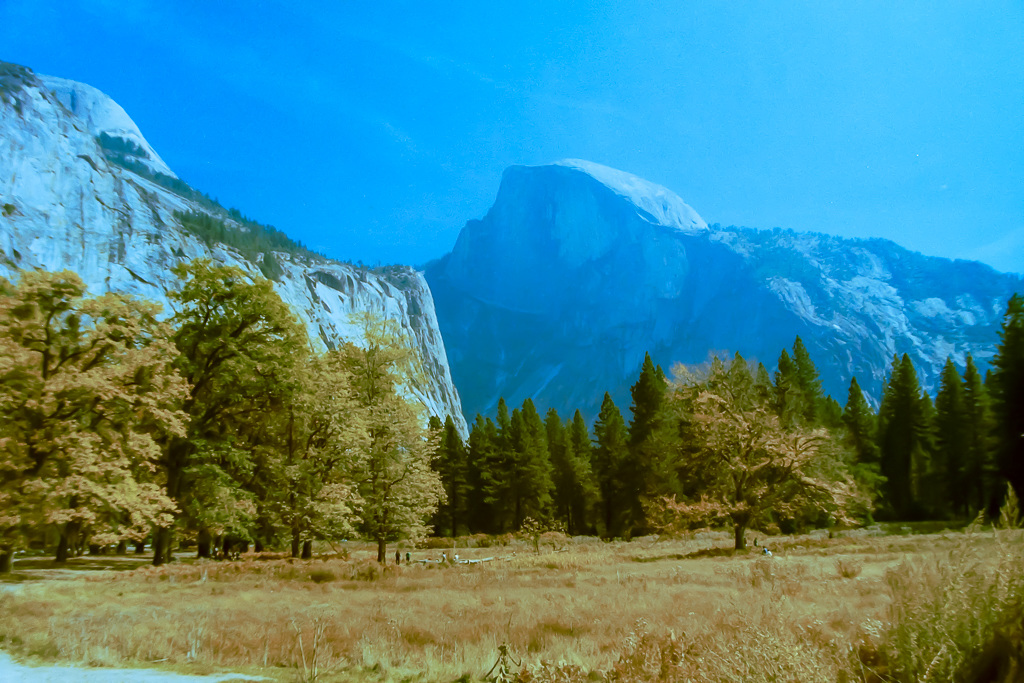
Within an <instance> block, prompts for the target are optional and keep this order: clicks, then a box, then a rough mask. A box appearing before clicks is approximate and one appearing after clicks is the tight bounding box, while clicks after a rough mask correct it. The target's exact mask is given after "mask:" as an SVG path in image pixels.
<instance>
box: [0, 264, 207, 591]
mask: <svg viewBox="0 0 1024 683" xmlns="http://www.w3.org/2000/svg"><path fill="white" fill-rule="evenodd" d="M158 313H159V306H157V305H156V304H152V303H149V302H143V301H139V300H136V299H132V298H130V297H127V296H123V295H117V294H109V293H108V294H104V295H102V296H99V297H87V296H86V294H85V285H84V284H83V283H82V280H81V279H80V278H79V277H78V276H77V275H75V274H74V273H71V272H68V271H65V272H61V273H47V272H43V271H22V272H21V273H20V275H19V278H18V281H17V282H16V283H12V282H9V281H7V280H3V279H0V571H3V570H5V569H6V570H9V569H10V559H11V554H12V552H13V550H14V549H15V548H17V547H19V546H20V545H21V544H23V543H24V541H25V538H26V535H27V534H29V533H32V532H38V531H39V530H41V529H43V528H45V527H55V528H56V529H58V530H59V533H60V541H59V544H58V547H57V560H58V561H64V560H66V559H67V557H68V553H69V548H70V545H71V544H72V543H73V542H75V541H76V540H78V539H79V538H80V537H82V536H83V535H88V536H90V537H91V539H92V542H93V543H96V544H105V543H109V542H113V541H117V540H126V539H129V538H134V539H141V538H144V537H145V536H146V535H147V534H148V532H149V529H150V527H151V526H152V525H155V524H156V525H159V524H164V523H167V522H168V521H169V520H170V518H171V514H170V513H171V512H172V511H173V509H174V504H173V502H172V501H171V500H169V499H168V497H167V496H166V495H164V492H163V491H162V488H161V487H160V486H159V485H158V482H157V480H156V474H155V470H156V463H157V461H158V460H159V458H160V454H161V449H160V445H159V441H160V440H161V439H163V438H173V437H178V436H181V435H183V434H184V431H185V420H186V416H185V415H184V414H183V413H181V412H180V411H179V410H178V409H177V405H178V404H179V403H180V401H181V399H182V398H183V397H184V395H185V393H186V390H187V389H186V385H185V382H184V381H183V380H182V378H181V377H180V376H179V375H178V374H177V373H176V372H175V371H174V369H173V368H172V367H171V362H172V360H173V358H174V352H173V346H172V345H171V344H170V343H169V341H168V338H169V335H170V330H169V328H168V326H167V325H166V324H164V323H162V322H159V321H158V320H157V314H158Z"/></svg>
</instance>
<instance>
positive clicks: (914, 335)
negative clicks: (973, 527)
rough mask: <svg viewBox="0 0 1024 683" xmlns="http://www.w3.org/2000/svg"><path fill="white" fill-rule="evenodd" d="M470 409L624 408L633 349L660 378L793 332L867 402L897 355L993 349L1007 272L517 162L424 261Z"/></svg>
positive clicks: (590, 167)
mask: <svg viewBox="0 0 1024 683" xmlns="http://www.w3.org/2000/svg"><path fill="white" fill-rule="evenodd" d="M426 275H427V280H428V282H429V283H430V286H431V290H432V291H433V293H434V300H435V304H436V306H437V313H438V319H439V323H440V326H441V332H442V334H443V335H444V337H445V343H446V346H447V349H448V353H449V360H450V362H451V366H452V374H453V377H454V379H455V382H456V384H457V385H458V386H459V389H460V392H461V395H462V399H463V405H464V407H465V409H466V412H467V415H469V416H472V415H474V414H475V413H477V412H480V413H483V414H485V415H486V414H493V412H494V410H495V407H496V405H497V401H498V398H499V397H501V396H504V397H505V398H506V400H507V401H508V402H509V403H510V404H511V405H517V404H519V403H521V402H522V401H523V400H524V399H525V398H526V397H533V398H534V400H535V402H536V403H537V405H538V408H539V409H541V410H546V409H547V408H549V407H554V408H556V409H558V411H559V413H561V414H562V415H563V416H567V415H568V414H571V413H569V411H571V410H574V409H576V408H581V409H583V410H584V413H585V414H586V415H587V417H589V418H593V417H594V416H596V414H597V412H598V407H599V405H600V400H601V397H602V396H603V394H604V392H605V391H611V392H612V395H613V398H615V400H616V402H617V403H618V404H619V405H620V407H622V408H623V409H625V408H626V407H628V405H629V401H630V399H629V386H630V384H632V382H633V381H635V379H636V376H637V374H638V373H639V368H640V364H641V362H642V361H643V356H644V353H645V352H647V351H649V352H650V353H651V355H652V357H653V358H654V360H655V362H657V363H660V364H662V365H663V366H664V367H665V369H666V370H668V369H669V368H670V367H671V365H672V364H673V363H674V362H677V361H678V362H683V363H699V362H702V361H704V360H706V359H707V357H708V354H709V352H712V351H714V352H730V353H731V352H735V351H739V352H740V353H742V354H743V355H744V356H745V357H746V358H748V359H755V360H759V361H762V362H764V364H765V365H766V366H767V367H768V368H769V370H774V366H775V363H776V362H777V359H778V356H779V353H780V352H781V350H782V349H783V348H784V347H788V346H791V345H792V343H793V340H794V338H795V337H796V336H797V335H800V336H801V337H802V338H803V340H804V342H805V344H806V345H807V347H808V349H809V351H810V353H811V356H812V358H813V360H814V361H815V363H816V364H817V365H818V367H819V370H820V371H821V374H822V379H823V383H824V386H825V389H826V391H827V392H829V393H832V394H833V396H834V397H835V398H837V400H839V401H840V402H844V401H845V399H846V388H847V386H848V384H849V381H850V378H851V377H852V376H854V375H856V376H857V377H858V380H859V382H860V384H861V386H862V387H864V388H865V389H866V390H867V391H869V392H870V393H872V394H874V395H875V396H876V397H877V395H878V394H879V392H880V389H881V383H882V381H883V378H884V375H885V372H886V371H887V369H888V366H889V364H890V362H891V359H892V356H893V354H894V353H899V354H902V353H905V352H906V353H910V354H911V357H912V358H913V360H914V362H915V364H916V365H917V366H918V368H919V370H920V371H921V374H922V379H923V382H924V384H925V385H926V386H931V385H933V384H934V383H935V382H936V381H937V377H938V373H939V371H940V369H941V366H942V364H943V363H944V362H945V359H946V357H947V356H950V355H951V356H952V357H953V358H954V361H956V362H959V363H960V364H961V365H962V364H963V362H964V359H965V356H966V354H967V353H968V352H970V353H972V354H973V355H974V357H975V359H976V360H977V361H979V362H980V364H981V365H984V364H985V363H986V361H987V359H989V358H990V357H991V355H992V354H993V353H994V349H995V342H996V340H997V332H998V327H999V323H1000V321H1001V318H1002V314H1003V312H1004V310H1005V306H1006V301H1007V299H1008V298H1009V296H1010V294H1012V292H1013V291H1015V290H1016V289H1019V288H1020V285H1021V283H1020V279H1019V277H1018V276H1014V275H1004V274H1000V273H996V272H995V271H993V270H992V269H991V268H988V267H987V266H984V265H981V264H978V263H972V262H963V261H949V260H946V259H938V258H929V257H925V256H921V255H920V254H916V253H913V252H909V251H906V250H905V249H902V248H901V247H899V246H897V245H895V244H893V243H891V242H888V241H885V240H866V241H865V240H843V239H839V238H833V237H828V236H825V235H814V234H796V233H793V232H791V231H782V230H775V231H755V230H747V229H738V228H726V229H722V228H717V227H715V228H708V227H707V226H706V224H705V223H704V221H703V220H701V219H700V217H699V216H697V214H696V213H695V212H693V210H692V209H690V208H689V207H687V206H686V205H685V204H683V203H682V200H680V199H679V198H678V197H677V196H675V195H674V194H672V193H671V192H669V191H668V190H665V188H661V187H659V186H656V185H653V184H650V183H646V181H642V180H640V179H638V178H633V177H632V176H628V175H627V174H622V173H621V172H618V171H613V170H611V169H606V168H604V167H600V166H597V165H594V164H587V163H586V162H563V163H562V164H556V165H552V166H541V167H513V168H510V169H509V170H508V171H506V173H505V175H504V177H503V179H502V183H501V187H500V188H499V190H498V196H497V198H496V200H495V203H494V206H493V207H492V208H491V210H490V211H489V212H488V214H487V216H485V217H484V218H483V219H482V220H479V221H470V222H469V223H467V224H466V227H465V228H464V229H463V230H462V233H461V234H460V235H459V239H458V241H457V243H456V245H455V248H454V249H453V251H452V253H451V254H449V255H447V256H446V257H444V258H443V259H441V260H439V261H437V262H434V263H432V264H431V265H429V266H428V267H427V271H426Z"/></svg>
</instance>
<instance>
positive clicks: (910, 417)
mask: <svg viewBox="0 0 1024 683" xmlns="http://www.w3.org/2000/svg"><path fill="white" fill-rule="evenodd" d="M925 398H927V397H926V396H925V397H922V392H921V387H920V384H919V383H918V379H917V371H916V370H915V369H914V364H913V362H912V361H911V360H910V356H908V355H906V354H904V355H903V357H902V359H900V358H894V359H893V367H892V370H891V376H890V378H889V382H888V383H887V385H886V387H885V390H884V391H883V394H882V405H881V408H880V409H879V415H878V443H879V456H880V463H881V469H882V474H883V475H884V476H885V478H886V485H885V492H886V496H885V503H886V505H887V506H888V508H889V511H890V514H892V515H893V516H894V517H895V518H896V519H913V518H916V517H919V516H921V515H922V514H923V513H924V504H923V501H922V499H921V495H920V493H921V484H922V483H923V482H924V480H925V479H926V476H927V472H928V467H929V462H928V460H929V455H930V453H929V449H930V446H931V443H930V429H931V425H930V424H928V421H927V418H928V414H927V413H928V411H929V410H930V408H931V406H930V401H929V403H928V405H927V406H926V405H925V403H924V399H925Z"/></svg>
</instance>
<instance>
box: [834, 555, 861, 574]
mask: <svg viewBox="0 0 1024 683" xmlns="http://www.w3.org/2000/svg"><path fill="white" fill-rule="evenodd" d="M863 568H864V567H863V565H862V564H861V563H860V562H854V561H853V560H848V559H844V558H839V559H838V560H836V573H837V574H839V576H840V578H843V579H855V578H857V577H858V576H860V572H861V570H862V569H863Z"/></svg>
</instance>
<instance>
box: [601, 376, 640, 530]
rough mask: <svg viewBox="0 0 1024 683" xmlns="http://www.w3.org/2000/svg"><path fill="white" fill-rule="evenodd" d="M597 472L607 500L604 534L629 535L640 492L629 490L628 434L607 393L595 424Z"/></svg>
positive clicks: (602, 491) (620, 414)
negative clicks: (626, 476) (627, 476)
mask: <svg viewBox="0 0 1024 683" xmlns="http://www.w3.org/2000/svg"><path fill="white" fill-rule="evenodd" d="M594 439H595V440H596V442H597V446H596V448H595V449H594V461H593V462H594V472H595V474H596V475H597V481H598V485H599V486H600V488H601V499H602V500H603V501H604V520H603V521H604V534H605V535H606V536H611V537H616V536H622V535H624V534H627V533H628V532H629V531H630V530H631V529H632V525H633V522H634V521H635V520H634V519H633V518H632V516H631V515H632V511H633V510H635V509H637V507H639V498H640V491H638V490H636V489H633V488H630V485H629V484H628V483H626V482H627V481H628V480H627V478H625V477H624V476H623V475H624V474H625V473H626V471H627V469H628V467H629V466H630V459H629V434H628V433H627V431H626V423H625V421H623V419H622V413H620V412H619V409H618V407H617V406H616V405H615V402H614V401H612V397H611V394H609V393H607V392H605V395H604V400H603V401H602V402H601V412H600V413H598V415H597V421H596V422H595V423H594Z"/></svg>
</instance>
